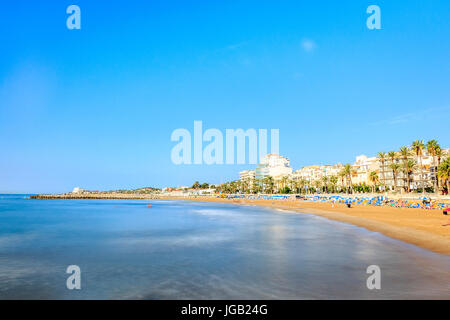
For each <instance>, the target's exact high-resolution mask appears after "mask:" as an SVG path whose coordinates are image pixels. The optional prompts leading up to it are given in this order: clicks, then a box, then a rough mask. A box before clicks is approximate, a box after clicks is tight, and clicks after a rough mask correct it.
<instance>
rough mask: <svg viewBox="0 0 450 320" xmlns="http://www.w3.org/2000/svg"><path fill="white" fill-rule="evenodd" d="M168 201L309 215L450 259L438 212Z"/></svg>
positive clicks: (448, 231)
mask: <svg viewBox="0 0 450 320" xmlns="http://www.w3.org/2000/svg"><path fill="white" fill-rule="evenodd" d="M164 199H167V200H190V201H207V202H223V203H233V204H239V205H259V206H267V207H272V208H277V209H285V210H293V211H297V212H302V213H311V214H315V215H319V216H321V217H325V218H328V219H332V220H337V221H341V222H345V223H350V224H353V225H356V226H359V227H363V228H366V229H368V230H370V231H374V232H380V233H382V234H384V235H386V236H388V237H391V238H394V239H397V240H401V241H404V242H407V243H411V244H414V245H416V246H419V247H421V248H424V249H427V250H431V251H434V252H437V253H441V254H445V255H450V226H442V225H443V224H447V223H450V221H449V220H450V217H449V216H445V215H443V214H442V211H441V210H425V209H410V208H390V207H374V206H354V207H352V208H347V207H346V206H345V205H344V204H335V205H334V207H332V205H331V204H329V203H315V202H307V201H298V200H262V199H257V200H256V199H255V200H252V199H221V198H215V197H164Z"/></svg>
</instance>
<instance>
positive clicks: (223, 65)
mask: <svg viewBox="0 0 450 320" xmlns="http://www.w3.org/2000/svg"><path fill="white" fill-rule="evenodd" d="M70 4H77V5H79V6H80V8H81V17H82V29H81V30H72V31H71V30H68V29H67V28H66V18H67V16H68V15H67V14H66V8H67V6H68V5H70ZM370 4H377V5H378V6H380V8H381V14H382V30H373V31H371V30H368V29H367V27H366V19H367V17H368V14H366V8H367V7H368V6H369V5H370ZM0 35H1V50H0V150H1V151H0V152H1V156H0V192H24V193H31V192H65V191H70V190H71V189H72V188H73V187H75V186H80V187H83V188H88V189H115V188H136V187H143V186H159V187H161V186H166V185H190V184H192V182H193V181H194V180H200V181H201V182H203V181H207V182H210V183H220V182H225V181H226V180H232V179H236V178H238V172H239V171H240V170H242V169H245V168H251V167H252V166H248V165H247V166H242V165H241V166H239V165H221V166H218V165H215V166H205V165H190V166H189V165H182V166H176V165H174V164H172V163H171V160H170V151H171V149H172V147H173V146H174V145H175V143H173V142H171V141H170V135H171V133H172V131H173V130H174V129H177V128H187V129H190V130H192V126H193V121H194V120H202V121H203V124H204V126H205V127H206V128H218V129H221V130H225V129H226V128H243V129H247V128H268V129H270V128H279V129H280V151H281V153H282V154H283V155H285V156H287V157H289V158H290V160H291V164H292V166H293V167H294V169H297V168H300V167H301V166H304V165H310V164H318V163H330V164H331V163H336V162H342V163H346V162H352V161H354V158H355V156H356V155H359V154H367V155H369V156H370V155H375V154H376V152H378V151H389V150H393V149H397V148H399V147H400V146H403V145H407V144H410V143H411V142H412V141H413V140H415V139H424V140H427V139H437V140H439V142H440V143H441V145H442V146H444V147H450V130H449V119H450V41H449V39H450V1H448V0H442V1H425V0H423V1H355V0H352V1H298V0H295V1H262V0H258V1H225V0H224V1H171V0H165V1H140V0H139V1H138V0H127V1H92V0H89V1H81V0H73V1H48V0H47V1H44V0H41V1H24V0H16V1H8V2H3V3H2V5H1V7H0ZM305 43H306V44H309V46H307V45H305Z"/></svg>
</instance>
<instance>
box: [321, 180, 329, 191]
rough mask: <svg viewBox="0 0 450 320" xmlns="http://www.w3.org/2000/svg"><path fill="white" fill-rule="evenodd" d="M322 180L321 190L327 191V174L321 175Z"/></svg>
mask: <svg viewBox="0 0 450 320" xmlns="http://www.w3.org/2000/svg"><path fill="white" fill-rule="evenodd" d="M322 182H323V186H322V190H323V191H324V192H326V193H328V190H327V184H328V177H327V176H323V177H322Z"/></svg>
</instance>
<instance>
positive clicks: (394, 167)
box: [389, 162, 400, 191]
mask: <svg viewBox="0 0 450 320" xmlns="http://www.w3.org/2000/svg"><path fill="white" fill-rule="evenodd" d="M389 168H391V170H392V176H393V177H394V191H397V173H398V170H399V169H400V165H399V164H398V163H395V162H393V163H391V164H390V165H389Z"/></svg>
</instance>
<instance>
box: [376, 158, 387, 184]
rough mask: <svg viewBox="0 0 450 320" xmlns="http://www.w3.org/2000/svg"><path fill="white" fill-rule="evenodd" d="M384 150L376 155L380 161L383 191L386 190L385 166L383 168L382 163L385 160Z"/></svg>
mask: <svg viewBox="0 0 450 320" xmlns="http://www.w3.org/2000/svg"><path fill="white" fill-rule="evenodd" d="M386 156H387V155H386V152H378V155H377V157H378V161H380V163H381V177H382V180H383V183H382V184H383V191H385V190H386V176H385V174H384V170H385V168H384V163H385V162H386Z"/></svg>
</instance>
